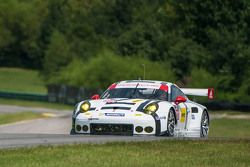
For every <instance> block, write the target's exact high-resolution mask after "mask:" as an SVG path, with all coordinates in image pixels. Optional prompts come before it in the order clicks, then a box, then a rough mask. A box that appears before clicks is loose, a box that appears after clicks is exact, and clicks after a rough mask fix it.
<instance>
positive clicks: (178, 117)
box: [175, 107, 180, 120]
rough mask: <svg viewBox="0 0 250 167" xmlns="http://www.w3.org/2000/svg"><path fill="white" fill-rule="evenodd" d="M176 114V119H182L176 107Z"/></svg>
mask: <svg viewBox="0 0 250 167" xmlns="http://www.w3.org/2000/svg"><path fill="white" fill-rule="evenodd" d="M175 113H176V119H177V120H179V119H180V116H179V114H180V111H179V109H178V108H177V107H175Z"/></svg>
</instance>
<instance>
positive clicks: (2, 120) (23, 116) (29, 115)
mask: <svg viewBox="0 0 250 167" xmlns="http://www.w3.org/2000/svg"><path fill="white" fill-rule="evenodd" d="M43 117H44V116H43V115H42V114H41V113H34V112H18V113H11V114H0V125H2V124H8V123H13V122H18V121H24V120H31V119H36V118H43Z"/></svg>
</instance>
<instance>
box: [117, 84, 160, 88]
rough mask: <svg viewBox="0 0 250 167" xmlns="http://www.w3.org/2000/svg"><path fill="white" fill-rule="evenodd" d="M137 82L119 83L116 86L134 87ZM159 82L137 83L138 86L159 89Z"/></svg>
mask: <svg viewBox="0 0 250 167" xmlns="http://www.w3.org/2000/svg"><path fill="white" fill-rule="evenodd" d="M137 84H138V83H121V84H118V85H116V88H133V87H136V86H137ZM160 86H161V84H155V83H152V84H151V83H139V85H138V88H152V89H159V88H160Z"/></svg>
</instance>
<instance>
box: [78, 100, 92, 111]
mask: <svg viewBox="0 0 250 167" xmlns="http://www.w3.org/2000/svg"><path fill="white" fill-rule="evenodd" d="M89 109H90V103H89V102H88V101H85V102H83V103H82V104H81V106H80V112H82V113H84V112H87V111H88V110H89Z"/></svg>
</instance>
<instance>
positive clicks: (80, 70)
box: [55, 51, 175, 89]
mask: <svg viewBox="0 0 250 167" xmlns="http://www.w3.org/2000/svg"><path fill="white" fill-rule="evenodd" d="M144 66H145V70H146V76H145V78H146V79H158V80H163V81H164V80H168V81H175V76H174V75H173V73H172V72H171V70H170V69H171V66H170V65H167V63H160V62H151V61H149V60H146V59H143V58H140V57H121V56H117V55H115V54H114V53H112V52H110V51H103V52H102V54H100V55H98V56H97V57H95V58H92V59H91V60H89V61H85V62H83V61H78V60H75V61H73V62H72V63H71V64H69V66H67V67H66V68H65V69H64V70H62V73H61V74H60V75H59V78H58V81H57V82H58V83H62V82H64V83H69V84H71V85H75V86H81V85H83V86H85V87H88V88H99V89H104V88H106V87H107V86H108V85H110V84H111V83H114V82H117V81H121V80H132V79H143V77H144ZM55 80H57V78H55Z"/></svg>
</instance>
